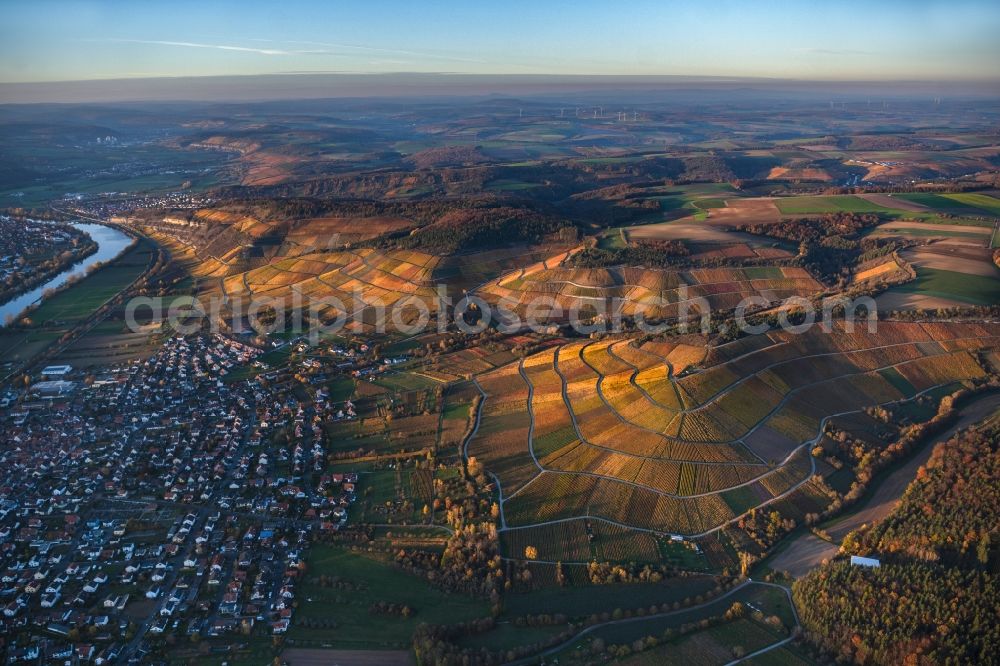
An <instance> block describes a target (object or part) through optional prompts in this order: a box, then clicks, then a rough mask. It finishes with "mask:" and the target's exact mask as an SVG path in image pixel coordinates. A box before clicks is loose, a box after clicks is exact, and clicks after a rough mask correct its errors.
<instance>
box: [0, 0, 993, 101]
mask: <svg viewBox="0 0 1000 666" xmlns="http://www.w3.org/2000/svg"><path fill="white" fill-rule="evenodd" d="M998 35H1000V2H996V1H995V0H948V1H943V0H905V1H897V0H881V1H878V0H865V1H864V2H860V1H856V0H840V1H838V2H829V1H827V2H813V1H811V0H787V1H784V0H756V1H753V2H751V1H749V0H747V1H744V2H734V1H725V0H723V1H713V0H705V1H700V2H699V1H671V0H658V1H657V0H651V1H647V0H615V1H611V0H600V1H592V0H571V1H568V2H544V1H543V0H534V1H532V2H522V1H521V0H502V1H494V2H487V1H480V0H464V1H461V2H458V1H437V0H423V1H420V0H406V1H398V2H397V1H390V0H364V1H361V2H358V1H357V0H352V1H350V2H343V1H341V0H325V1H320V0H313V1H307V0H269V1H267V2H258V1H257V0H239V1H236V0H224V1H218V2H208V1H207V0H201V1H199V2H190V1H188V0H171V1H169V2H164V1H159V0H141V1H136V0H131V1H128V2H126V1H117V0H0V83H16V82H51V81H83V80H93V79H119V78H148V77H188V76H232V75H253V74H281V73H304V72H328V73H386V72H428V73H430V72H434V73H464V74H522V75H523V74H559V75H578V74H599V75H688V76H727V77H768V78H792V79H807V80H996V79H998V78H1000V39H998V38H997V36H998Z"/></svg>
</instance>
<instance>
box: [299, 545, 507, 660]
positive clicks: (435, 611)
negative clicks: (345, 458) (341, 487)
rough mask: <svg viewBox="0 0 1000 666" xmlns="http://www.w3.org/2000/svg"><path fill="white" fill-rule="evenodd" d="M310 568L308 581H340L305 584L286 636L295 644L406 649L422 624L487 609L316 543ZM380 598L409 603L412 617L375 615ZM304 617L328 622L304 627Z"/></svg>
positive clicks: (475, 614)
mask: <svg viewBox="0 0 1000 666" xmlns="http://www.w3.org/2000/svg"><path fill="white" fill-rule="evenodd" d="M306 566H307V572H306V574H305V575H306V578H307V580H309V579H312V578H317V577H319V576H321V575H326V576H330V577H333V578H336V579H337V580H338V581H340V584H339V585H335V586H330V587H323V586H320V585H318V584H314V585H302V587H301V599H300V603H299V607H298V612H297V613H296V622H295V623H294V624H293V626H292V628H291V629H289V631H288V637H289V638H293V639H295V640H296V641H297V642H298V641H316V642H317V645H316V647H318V646H319V645H320V644H322V645H330V646H331V647H336V648H356V649H379V648H407V649H408V648H409V647H410V637H411V636H412V635H413V632H414V630H416V628H417V625H419V624H420V623H423V622H426V623H429V624H453V623H456V622H464V621H466V620H471V619H473V618H477V617H483V616H485V615H487V614H488V613H489V604H488V603H487V602H485V601H480V600H476V599H471V598H469V597H466V596H461V595H452V594H445V593H444V592H441V591H440V590H437V589H436V588H433V587H431V586H430V584H429V583H427V581H425V580H423V579H421V578H418V577H416V576H411V575H410V574H407V573H404V572H402V571H400V570H399V569H397V568H396V567H395V566H393V565H392V564H388V563H385V562H380V561H378V560H375V559H372V558H370V557H367V556H365V555H360V554H356V553H352V552H350V551H347V550H344V549H342V548H336V547H333V546H315V547H313V548H311V549H310V550H309V557H308V559H307V560H306ZM376 602H385V603H393V604H400V605H407V606H410V607H411V608H412V609H413V610H414V614H413V615H411V616H410V617H408V618H407V617H399V616H390V615H384V614H373V613H372V612H370V610H369V609H370V607H371V606H372V604H374V603H376ZM303 619H309V620H313V621H317V622H325V623H329V624H330V626H329V627H327V626H324V627H315V628H312V627H306V626H303V624H302V620H303ZM334 625H335V626H334Z"/></svg>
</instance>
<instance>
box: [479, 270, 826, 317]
mask: <svg viewBox="0 0 1000 666" xmlns="http://www.w3.org/2000/svg"><path fill="white" fill-rule="evenodd" d="M563 258H565V257H552V258H549V259H548V260H546V261H545V262H539V263H536V264H533V265H532V266H529V267H528V268H525V269H524V270H522V271H515V272H512V273H508V274H507V275H504V276H502V277H500V278H498V279H496V280H494V281H492V282H489V283H487V284H485V285H483V286H482V287H481V288H480V289H479V295H481V296H482V297H483V298H484V299H485V300H487V301H488V302H491V303H498V302H500V301H501V300H502V301H503V302H504V303H505V304H507V307H508V308H510V309H512V310H513V311H514V312H515V313H516V314H518V315H520V316H524V315H525V314H526V312H527V311H528V308H529V306H530V304H532V303H537V304H539V307H541V308H542V311H543V312H545V311H546V310H551V312H549V313H548V316H547V317H543V319H545V320H547V321H554V322H555V321H563V320H565V319H566V318H567V317H568V316H569V313H570V312H572V311H573V310H576V311H584V312H585V311H586V310H587V309H588V308H593V309H595V310H597V311H598V312H602V313H608V315H609V316H610V315H612V314H615V315H619V316H623V317H632V316H635V315H636V314H637V313H641V314H642V315H644V316H645V317H648V318H655V319H665V318H676V317H678V316H686V315H688V314H694V313H696V312H698V311H699V307H701V306H703V305H704V304H706V303H707V305H708V307H710V308H711V309H713V310H730V309H732V308H735V307H736V306H737V305H738V304H739V303H740V301H742V300H743V299H745V298H747V297H749V296H755V297H758V298H764V299H766V300H767V301H768V302H771V303H774V302H778V301H780V300H783V299H786V298H788V297H790V296H803V297H805V296H809V295H812V294H815V293H817V292H820V291H822V289H823V288H822V285H820V284H819V283H818V282H817V281H816V280H815V279H814V278H813V277H812V276H811V275H810V274H809V273H808V272H807V271H806V270H805V269H802V268H798V267H787V266H786V267H779V266H753V267H746V268H700V269H691V270H683V271H680V270H658V269H648V268H634V267H612V268H593V269H583V268H565V267H561V266H560V265H559V262H560V261H561V260H562V259H563Z"/></svg>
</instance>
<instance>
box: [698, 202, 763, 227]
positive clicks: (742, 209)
mask: <svg viewBox="0 0 1000 666" xmlns="http://www.w3.org/2000/svg"><path fill="white" fill-rule="evenodd" d="M779 219H781V212H780V211H779V210H778V207H777V206H775V205H774V200H773V199H770V198H758V199H726V205H725V207H724V208H713V209H712V211H711V212H710V213H709V215H708V220H709V222H710V223H712V224H718V225H720V226H729V227H736V226H739V225H741V224H763V223H767V222H777V221H778V220H779Z"/></svg>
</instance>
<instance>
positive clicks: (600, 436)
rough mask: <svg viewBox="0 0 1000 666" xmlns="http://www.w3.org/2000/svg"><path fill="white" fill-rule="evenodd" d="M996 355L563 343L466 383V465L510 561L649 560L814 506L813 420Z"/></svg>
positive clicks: (952, 334)
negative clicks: (774, 513)
mask: <svg viewBox="0 0 1000 666" xmlns="http://www.w3.org/2000/svg"><path fill="white" fill-rule="evenodd" d="M998 348H1000V326H995V325H990V324H971V323H969V324H958V323H954V324H953V323H932V324H919V323H898V322H880V323H879V326H878V329H877V331H876V332H868V331H867V329H865V327H863V326H862V325H858V326H857V327H856V328H854V329H853V330H849V329H848V328H847V327H846V326H845V325H844V324H843V323H838V324H835V325H834V326H833V329H832V330H831V331H830V332H829V333H827V332H825V331H824V330H822V328H821V327H818V326H816V327H813V328H812V329H811V330H809V331H807V332H805V333H803V334H799V335H796V334H793V333H791V332H788V331H772V332H770V333H767V334H764V335H759V336H754V337H748V338H743V339H739V340H737V341H734V342H730V343H727V344H723V345H716V346H710V347H709V346H706V345H705V344H704V343H703V342H702V341H700V340H699V339H697V338H695V337H693V336H686V337H682V338H675V339H672V340H668V341H642V340H636V339H615V340H611V339H603V340H593V341H591V340H586V341H583V340H581V341H573V342H567V343H564V344H562V345H560V346H558V347H556V348H554V349H546V350H544V351H541V352H538V353H535V354H533V355H531V356H528V357H527V358H524V359H523V360H522V361H521V362H519V363H516V364H509V365H507V366H504V367H501V368H498V369H495V370H491V371H488V372H486V373H484V374H481V375H480V376H479V377H478V380H477V381H478V384H479V387H480V389H481V391H482V394H483V399H482V404H481V408H480V419H481V420H480V427H479V430H478V432H477V433H476V434H475V436H474V437H472V438H471V440H470V441H469V442H468V450H467V455H468V456H470V457H472V458H475V460H476V462H477V464H482V465H483V466H484V468H485V470H486V471H488V472H489V473H491V474H493V475H495V480H496V481H497V482H498V484H499V486H500V490H501V493H502V495H501V497H502V507H503V523H504V524H503V525H502V530H501V531H502V532H503V534H504V543H505V544H508V549H507V550H508V553H509V554H510V555H511V556H513V557H515V558H517V557H521V556H522V553H520V552H519V549H521V550H523V547H524V546H527V545H531V546H533V547H534V548H535V549H536V550H537V552H538V553H539V555H538V557H539V558H540V559H552V560H561V559H566V560H578V559H579V558H581V557H583V556H585V555H587V553H590V556H593V557H598V556H600V555H601V553H599V552H597V551H598V548H597V544H598V541H596V539H597V537H596V534H597V532H598V531H599V529H600V530H604V531H605V532H607V531H609V530H619V531H623V534H622V535H621V538H622V539H623V543H622V544H621V545H620V546H618V547H617V548H619V549H621V548H626V545H627V544H628V543H631V542H632V541H633V540H635V539H637V538H638V536H637V535H642V534H645V535H647V536H649V537H650V538H649V539H645V538H644V539H643V540H641V542H642V545H638V544H635V545H631V546H627V547H628V548H630V549H636V550H638V551H640V552H643V553H645V554H647V555H649V554H650V553H653V552H654V551H655V548H653V546H655V543H656V542H655V538H654V536H655V535H656V534H680V535H684V536H688V537H697V536H700V535H704V534H710V533H713V532H714V531H715V530H717V529H718V528H720V527H724V526H726V525H727V524H729V523H731V522H733V521H735V520H736V519H737V518H739V517H740V516H743V515H746V514H747V513H748V512H750V511H751V510H753V509H755V508H758V507H762V506H766V505H769V504H775V506H784V504H785V502H784V501H783V500H784V499H785V498H787V497H788V496H789V495H790V494H791V493H792V492H793V491H798V493H797V496H798V495H803V496H815V497H816V498H817V499H816V501H815V503H816V506H817V507H821V506H822V501H824V495H823V489H822V485H821V482H820V485H817V482H816V481H814V479H817V478H818V476H816V475H818V474H821V473H823V472H828V471H829V469H828V466H826V465H825V463H823V462H822V461H816V460H815V459H814V458H813V457H812V455H811V452H810V449H811V445H812V444H814V443H815V442H817V441H818V440H819V438H820V437H821V433H822V429H823V427H824V426H825V424H826V421H828V420H829V419H831V418H833V417H841V416H843V415H846V414H852V413H860V412H861V410H864V409H865V408H867V407H874V406H878V405H884V404H888V403H897V402H903V403H905V402H906V401H909V400H911V399H913V398H916V397H918V396H920V395H923V394H925V393H928V392H931V391H932V390H934V389H936V388H938V387H942V386H946V385H953V384H955V383H956V382H969V381H976V380H982V379H984V378H986V377H987V375H988V374H989V373H991V372H993V371H994V368H992V367H991V366H990V362H989V359H990V358H995V357H996V350H997V349H998ZM595 526H600V528H599V529H597V528H595ZM624 532H627V534H624ZM650 544H653V546H650ZM611 548H612V547H611V546H610V544H609V545H607V546H606V547H605V546H602V548H601V552H604V550H605V549H611ZM651 548H653V549H652V550H651ZM608 552H611V550H609V551H608ZM615 552H617V551H615ZM619 556H622V554H621V553H619ZM583 559H586V557H583Z"/></svg>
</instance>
